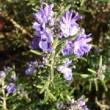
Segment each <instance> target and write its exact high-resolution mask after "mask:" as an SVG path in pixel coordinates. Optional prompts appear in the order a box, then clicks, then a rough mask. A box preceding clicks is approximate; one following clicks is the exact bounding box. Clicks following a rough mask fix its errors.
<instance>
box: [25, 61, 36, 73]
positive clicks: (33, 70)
mask: <svg viewBox="0 0 110 110" xmlns="http://www.w3.org/2000/svg"><path fill="white" fill-rule="evenodd" d="M36 64H37V61H33V62H32V61H31V62H30V63H29V65H28V68H27V69H26V71H25V74H26V75H29V74H31V73H36V72H37V69H36V68H35V66H36Z"/></svg>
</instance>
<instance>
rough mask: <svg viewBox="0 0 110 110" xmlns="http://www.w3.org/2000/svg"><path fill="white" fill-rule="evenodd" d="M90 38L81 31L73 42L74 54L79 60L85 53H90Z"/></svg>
mask: <svg viewBox="0 0 110 110" xmlns="http://www.w3.org/2000/svg"><path fill="white" fill-rule="evenodd" d="M90 36H91V34H88V35H86V34H85V30H84V29H82V30H81V32H80V33H79V35H78V37H77V39H76V41H75V42H74V54H76V55H77V57H78V58H81V57H82V56H83V55H84V54H85V53H88V52H89V51H90V49H91V47H92V45H91V44H88V43H89V42H90V41H91V40H92V39H91V38H90Z"/></svg>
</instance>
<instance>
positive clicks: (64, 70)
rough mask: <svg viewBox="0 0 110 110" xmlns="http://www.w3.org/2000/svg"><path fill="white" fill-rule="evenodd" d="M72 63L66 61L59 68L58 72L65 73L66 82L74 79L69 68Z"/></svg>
mask: <svg viewBox="0 0 110 110" xmlns="http://www.w3.org/2000/svg"><path fill="white" fill-rule="evenodd" d="M71 63H72V61H70V60H69V59H67V60H65V62H64V64H63V65H61V66H59V67H58V71H60V72H61V73H63V75H64V78H65V79H66V80H71V79H72V69H71V68H68V66H69V65H70V64H71Z"/></svg>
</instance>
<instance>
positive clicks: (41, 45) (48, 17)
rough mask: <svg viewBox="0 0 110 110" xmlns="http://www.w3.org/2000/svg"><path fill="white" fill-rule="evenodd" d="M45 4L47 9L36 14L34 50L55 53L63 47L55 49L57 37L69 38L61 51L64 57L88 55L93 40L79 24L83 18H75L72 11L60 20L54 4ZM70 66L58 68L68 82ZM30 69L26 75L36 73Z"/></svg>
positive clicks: (32, 43) (70, 73) (76, 14)
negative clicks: (54, 9) (54, 10)
mask: <svg viewBox="0 0 110 110" xmlns="http://www.w3.org/2000/svg"><path fill="white" fill-rule="evenodd" d="M44 4H45V7H43V8H41V9H40V11H38V12H37V13H35V14H34V17H35V20H36V22H35V23H34V24H33V28H34V29H35V37H34V39H33V41H32V42H31V46H32V47H33V49H35V50H37V49H41V50H42V51H43V52H45V53H47V52H50V53H51V52H54V51H55V50H54V49H57V48H59V46H60V45H62V44H57V46H56V48H53V44H54V39H56V37H57V38H58V40H62V39H65V38H68V40H66V45H65V47H64V48H63V49H62V51H61V54H62V55H63V56H66V55H72V54H75V55H76V56H77V58H81V57H83V55H84V54H86V53H88V52H89V51H90V49H91V47H92V45H91V44H89V42H90V41H91V40H92V39H91V34H88V35H86V34H85V30H84V29H83V28H81V27H80V26H79V24H78V23H77V20H80V19H82V16H81V15H79V14H78V12H76V13H75V15H74V16H73V13H72V11H66V13H65V14H64V15H63V16H62V17H61V18H60V19H59V18H57V17H56V16H55V14H54V12H53V4H51V5H47V4H46V3H44ZM71 36H72V37H71ZM74 37H75V38H74ZM73 38H74V39H73ZM63 43H64V42H63ZM68 66H69V65H66V66H65V64H63V65H61V66H59V67H58V71H60V72H61V73H63V75H64V78H65V79H66V80H71V77H72V69H70V68H69V67H68ZM30 67H31V66H30ZM30 67H29V69H27V70H26V74H28V73H30V71H31V72H33V71H34V68H32V70H31V68H30ZM35 71H36V70H35Z"/></svg>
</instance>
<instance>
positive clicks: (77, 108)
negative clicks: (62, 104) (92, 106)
mask: <svg viewBox="0 0 110 110" xmlns="http://www.w3.org/2000/svg"><path fill="white" fill-rule="evenodd" d="M68 108H69V110H89V109H88V108H87V106H86V105H85V101H84V99H83V98H80V99H78V100H75V101H73V100H72V103H71V105H70V107H68Z"/></svg>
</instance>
